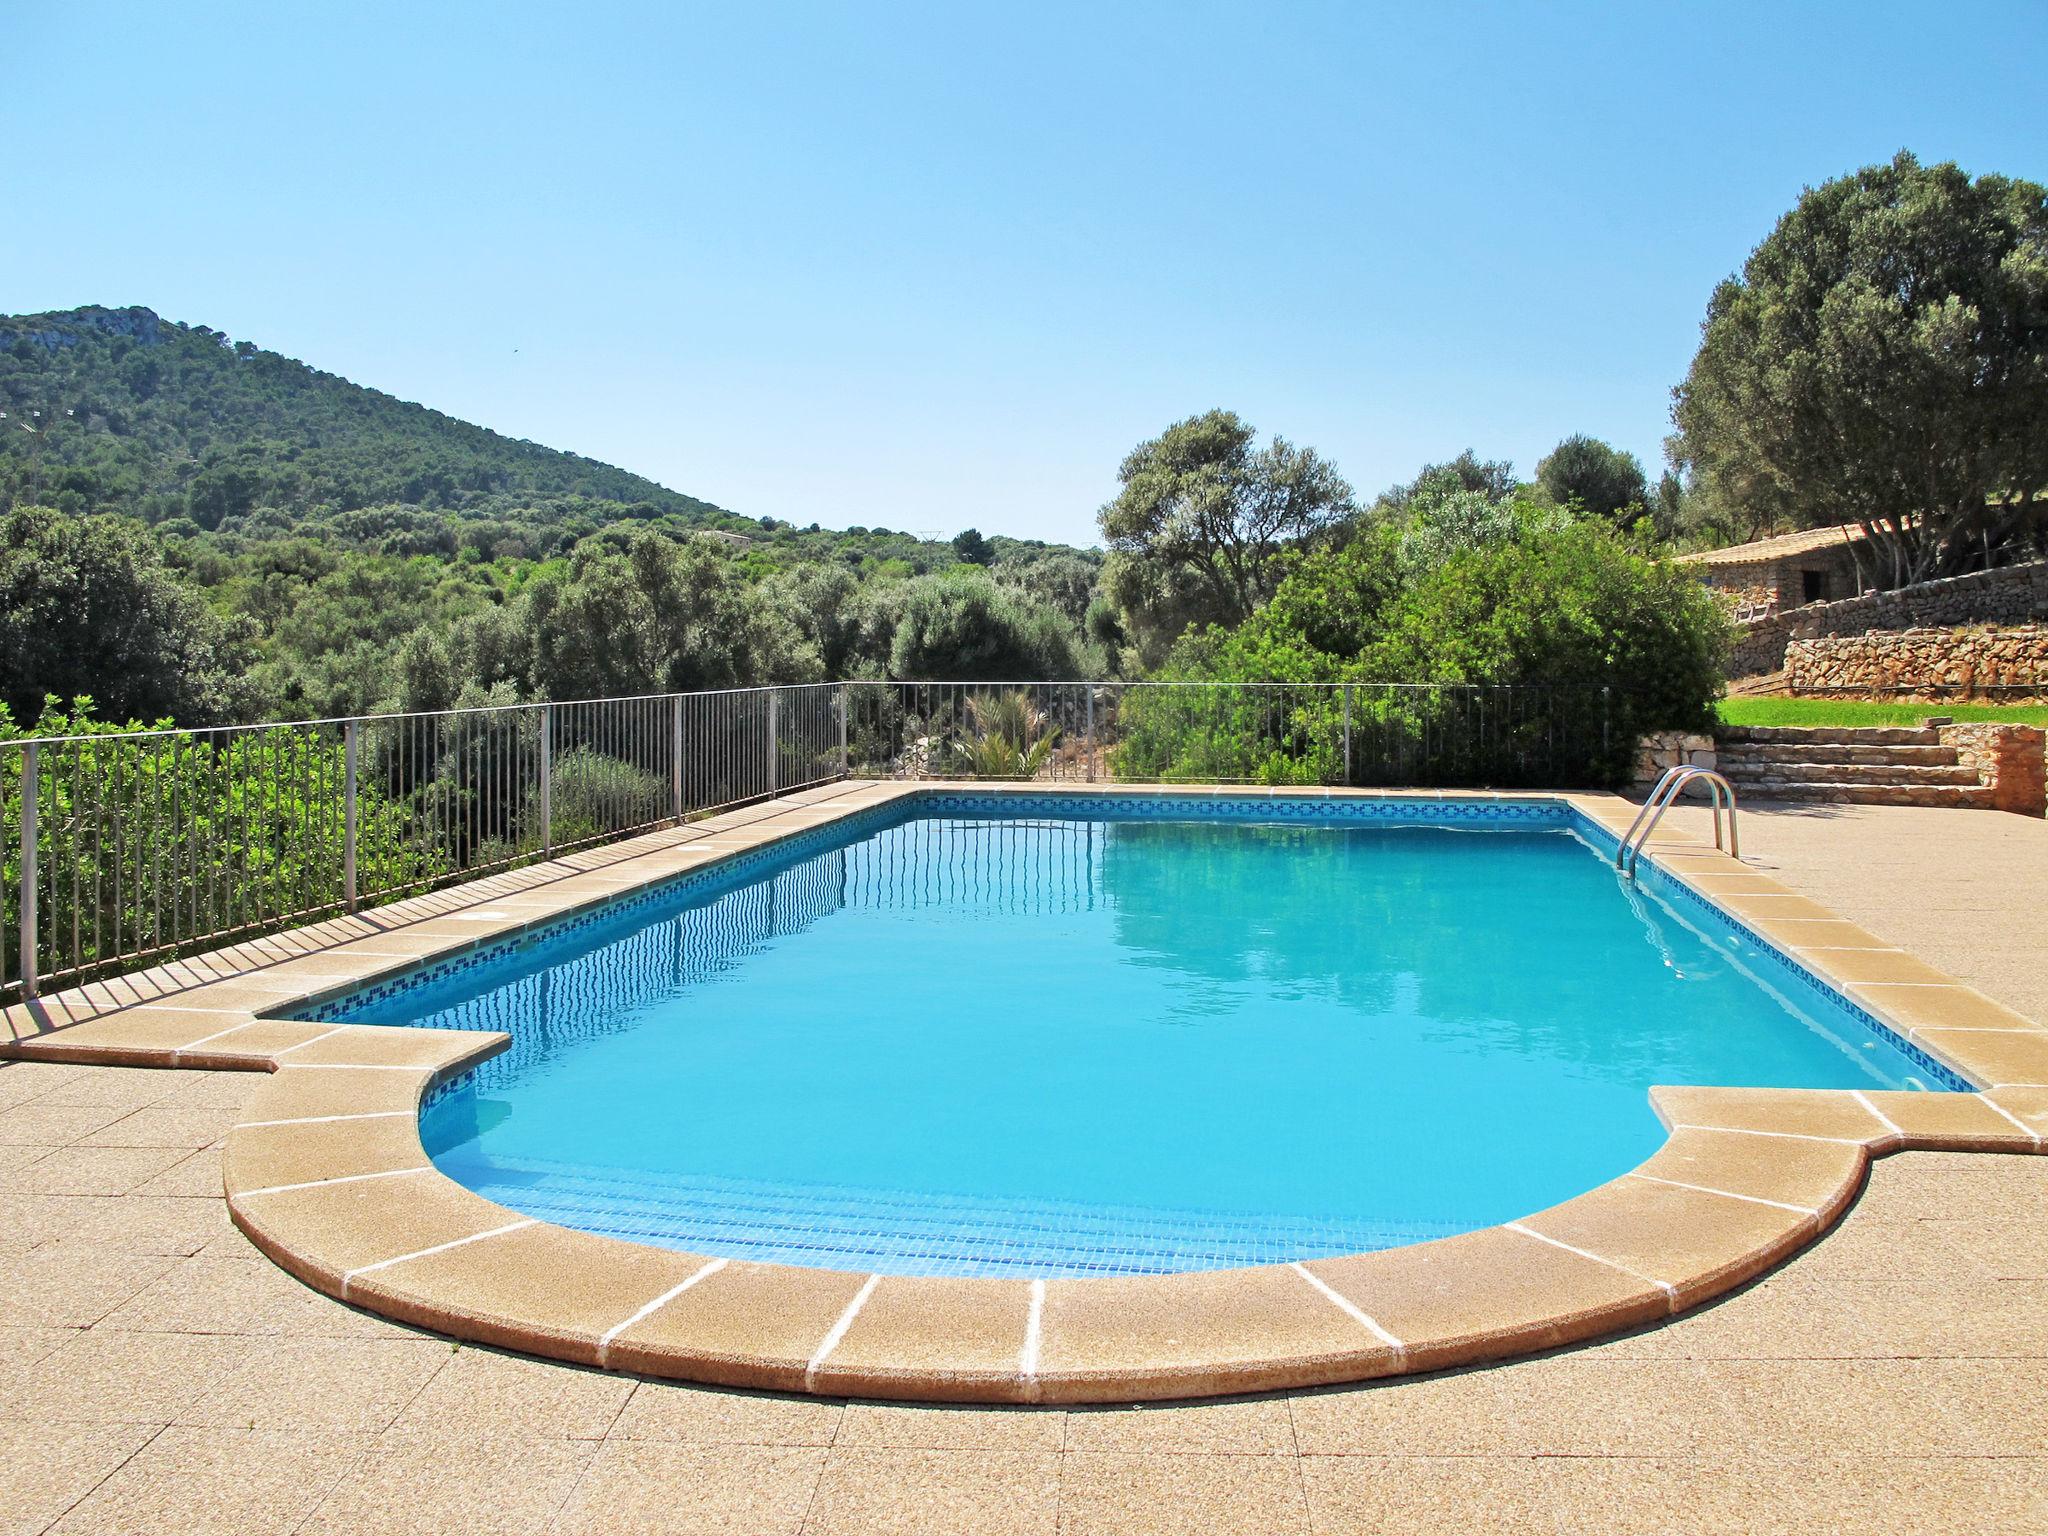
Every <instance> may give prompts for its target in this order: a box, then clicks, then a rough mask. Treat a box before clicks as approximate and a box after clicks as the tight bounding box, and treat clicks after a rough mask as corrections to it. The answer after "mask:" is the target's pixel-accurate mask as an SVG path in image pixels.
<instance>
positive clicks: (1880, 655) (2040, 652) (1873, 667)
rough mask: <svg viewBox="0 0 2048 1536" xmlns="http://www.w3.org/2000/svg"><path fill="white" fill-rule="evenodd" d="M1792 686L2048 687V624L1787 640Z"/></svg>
mask: <svg viewBox="0 0 2048 1536" xmlns="http://www.w3.org/2000/svg"><path fill="white" fill-rule="evenodd" d="M1785 691H1786V692H1787V693H1791V694H1802V693H1818V694H1845V693H1868V694H1873V695H1896V694H1913V693H1918V694H1930V695H1934V696H1937V697H1942V698H1965V699H1967V698H1971V697H1974V696H1976V695H1978V694H1996V695H1997V696H2000V697H2012V696H2014V694H2015V693H2016V692H2024V693H2048V628H2043V627H2042V626H2040V625H2038V624H2020V625H2015V626H2013V627H2011V628H2006V629H2001V628H1999V627H1998V626H1996V625H1988V626H1985V627H1983V628H1978V629H1900V630H1873V631H1871V632H1870V633H1868V634H1862V635H1827V636H1823V637H1821V638H1818V639H1813V640H1794V641H1792V642H1790V643H1789V644H1788V645H1787V646H1786V647H1785Z"/></svg>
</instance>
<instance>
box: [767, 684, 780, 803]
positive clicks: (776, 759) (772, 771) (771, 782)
mask: <svg viewBox="0 0 2048 1536" xmlns="http://www.w3.org/2000/svg"><path fill="white" fill-rule="evenodd" d="M781 735H782V690H781V689H780V688H771V689H769V690H768V793H769V794H771V795H773V794H777V793H779V792H780V791H781V789H782V743H781Z"/></svg>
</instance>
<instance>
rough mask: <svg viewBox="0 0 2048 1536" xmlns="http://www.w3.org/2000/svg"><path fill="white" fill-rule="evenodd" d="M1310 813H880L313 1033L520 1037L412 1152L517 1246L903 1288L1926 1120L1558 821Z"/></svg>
mask: <svg viewBox="0 0 2048 1536" xmlns="http://www.w3.org/2000/svg"><path fill="white" fill-rule="evenodd" d="M1321 804H1322V805H1323V806H1324V807H1326V808H1327V807H1328V806H1329V805H1330V804H1331V803H1330V802H1321ZM1340 804H1341V803H1340ZM1296 805H1297V806H1298V807H1300V809H1299V810H1292V809H1290V810H1288V811H1286V812H1284V813H1283V812H1279V811H1276V810H1275V808H1274V807H1273V805H1272V804H1271V803H1267V804H1264V805H1259V804H1256V803H1253V802H1244V803H1240V804H1239V806H1238V807H1237V808H1236V809H1235V810H1233V808H1232V807H1231V805H1230V804H1229V803H1228V802H1223V801H1216V800H1210V801H1205V802H1193V801H1185V802H1180V804H1179V806H1178V807H1177V808H1176V807H1172V806H1168V807H1161V806H1158V805H1156V804H1154V805H1152V806H1150V807H1149V808H1145V809H1139V808H1132V807H1129V805H1128V802H1126V803H1125V804H1123V805H1119V803H1118V802H1117V801H1115V800H1114V799H1113V798H1110V797H1097V798H1094V799H1091V800H1090V801H1088V802H1087V803H1086V805H1085V806H1083V807H1082V808H1081V812H1082V814H1079V815H1074V814H1069V815H1062V816H1055V815H1049V814H1046V813H1045V812H1046V810H1047V809H1055V810H1063V809H1067V807H1066V806H1065V805H1063V804H1056V803H1054V802H1050V801H1046V800H1039V801H1035V802H1034V801H1030V800H1022V801H998V800H996V799H994V798H993V797H990V796H986V795H984V796H975V797H967V798H965V799H962V800H959V801H957V802H955V803H954V804H953V805H952V806H951V807H950V808H949V806H948V803H947V802H944V801H933V802H928V803H927V804H926V806H925V807H924V808H923V809H922V811H921V813H917V814H913V810H915V809H916V808H915V807H913V808H912V809H905V808H901V807H898V808H895V809H893V810H890V811H885V812H882V813H879V814H875V815H870V816H869V817H868V818H867V820H866V821H865V823H864V824H862V825H857V826H855V827H853V828H852V829H850V830H840V831H836V832H835V831H832V830H829V829H828V830H826V831H822V832H817V833H812V834H808V835H807V838H806V839H805V842H804V845H803V846H802V847H801V848H800V849H799V850H798V851H797V852H796V853H785V854H782V855H780V856H776V855H773V854H769V855H754V856H750V858H749V860H747V861H746V863H745V866H744V867H742V868H740V869H738V870H734V871H727V872H724V873H722V874H718V875H714V876H711V877H706V876H703V875H700V876H697V877H694V878H692V879H691V880H690V881H688V882H685V883H684V884H682V885H679V886H676V887H674V888H672V889H667V890H658V891H655V892H652V893H643V894H641V895H640V896H638V897H637V898H636V899H634V900H633V901H631V902H627V903H621V904H616V905H615V906H614V907H612V908H610V909H607V910H606V911H604V912H602V913H601V914H600V915H598V916H597V917H596V918H595V919H588V918H587V919H584V920H582V921H580V922H579V923H576V924H574V925H569V926H565V927H562V928H560V929H558V930H554V931H544V932H543V934H542V935H540V936H539V937H537V938H535V939H532V940H528V941H526V942H524V943H521V944H519V945H516V946H503V947H501V948H500V949H498V950H496V951H492V952H489V953H486V954H484V955H482V956H481V957H479V958H475V959H472V960H470V961H468V962H466V963H462V964H458V965H454V966H446V965H444V966H442V967H439V968H432V969H429V970H427V971H424V972H422V973H420V974H419V975H417V976H414V977H410V978H403V979H401V981H400V982H399V983H398V984H395V985H385V986H382V987H378V988H374V989H371V990H369V991H367V992H364V993H359V994H357V995H356V996H354V997H353V998H350V999H343V1000H342V1001H341V1002H339V1003H336V1004H330V1005H328V1006H327V1007H325V1008H324V1009H322V1010H320V1012H321V1016H323V1017H328V1018H334V1019H346V1020H352V1021H357V1022H366V1023H384V1024H418V1025H430V1026H439V1027H454V1028H461V1029H498V1030H505V1031H508V1032H510V1033H511V1035H512V1036H513V1039H514V1045H513V1048H512V1049H511V1050H510V1051H509V1052H508V1053H506V1054H505V1055H504V1056H502V1057H499V1058H498V1059H496V1060H494V1061H492V1062H489V1063H487V1064H486V1065H484V1066H483V1067H482V1068H480V1069H479V1070H478V1071H477V1072H476V1073H474V1074H473V1075H472V1076H470V1077H469V1078H467V1079H465V1080H464V1081H463V1082H462V1083H460V1084H459V1085H457V1086H456V1087H455V1088H454V1089H452V1090H450V1091H446V1092H444V1093H443V1094H442V1095H441V1096H440V1097H439V1098H437V1099H436V1100H435V1101H434V1102H433V1103H432V1104H431V1105H430V1107H429V1108H428V1110H427V1111H426V1113H425V1115H424V1119H423V1126H422V1129H423V1133H424V1136H425V1140H426V1143H427V1148H428V1151H429V1152H430V1154H431V1155H432V1156H433V1158H434V1160H435V1162H436V1163H437V1164H438V1165H439V1166H440V1167H441V1168H442V1169H443V1170H444V1171H445V1172H447V1173H448V1174H449V1175H450V1176H451V1177H453V1178H455V1179H457V1180H459V1181H460V1182H462V1183H464V1184H466V1185H469V1186H470V1187H472V1188H474V1189H476V1190H478V1191H480V1192H481V1193H483V1194H485V1195H487V1196H489V1197H490V1198H492V1199H494V1200H497V1201H499V1202H501V1203H503V1204H505V1205H508V1206H511V1207H513V1208H515V1209H518V1210H521V1211H525V1212H528V1213H530V1214H533V1215H536V1216H540V1217H544V1218H546V1219H549V1220H552V1221H557V1222H561V1223H563V1224H565V1225H569V1226H575V1227H582V1228H586V1229H588V1230H592V1231H598V1232H607V1233H612V1234H615V1235H618V1236H623V1237H629V1238H634V1239H638V1240H641V1241H646V1242H653V1243H662V1244H668V1245H672V1246H675V1247H680V1248H686V1249H690V1250H692V1251H696V1252H703V1253H710V1254H726V1255H733V1256H739V1257H747V1258H757V1259H769V1260H776V1261H781V1262H786V1263H796V1264H813V1265H821V1266H827V1267H832V1268H849V1269H863V1270H881V1271H887V1272H893V1273H910V1274H937V1273H948V1274H1012V1275H1034V1276H1051V1275H1069V1274H1099V1273H1133V1272H1148V1271H1166V1270H1183V1269H1201V1268H1215V1267H1221V1266H1226V1265H1233V1264H1246V1263H1261V1262H1270V1261H1275V1260H1289V1259H1302V1258H1308V1257H1313V1256H1317V1255H1323V1254H1331V1253H1343V1252H1353V1251H1357V1250H1359V1249H1363V1248H1373V1247H1386V1246H1390V1245H1394V1244H1399V1243H1405V1242H1413V1241H1418V1240H1421V1239H1424V1238H1428V1237H1435V1236H1441V1235H1444V1234H1447V1233H1451V1232H1458V1231H1465V1230H1469V1229H1471V1228H1474V1227H1480V1226H1486V1225H1490V1224H1493V1223H1496V1222H1501V1221H1507V1220H1512V1219H1514V1218H1515V1217H1518V1216H1522V1215H1526V1214H1528V1213H1529V1212H1532V1211H1535V1210H1538V1209H1540V1208H1542V1207H1544V1206H1547V1205H1550V1204H1554V1203H1555V1202H1557V1201H1559V1200H1563V1199H1567V1198H1569V1197H1570V1196H1572V1195H1575V1194H1578V1193H1580V1192H1582V1191H1584V1190H1586V1189H1589V1188H1591V1187H1592V1186H1594V1185H1596V1184H1599V1183H1602V1182H1604V1181H1606V1180H1608V1179H1610V1178H1613V1177H1614V1176H1616V1175H1617V1174H1620V1173H1622V1172H1624V1171H1626V1170H1627V1169H1629V1168H1631V1167H1633V1166H1634V1165H1635V1164H1637V1163H1638V1162H1640V1161H1641V1160H1642V1159H1643V1158H1645V1157H1647V1156H1648V1155H1649V1154H1650V1153H1652V1152H1653V1151H1654V1150H1655V1149H1656V1148H1657V1146H1658V1144H1659V1143H1660V1142H1661V1140H1662V1139H1663V1134H1664V1133H1663V1130H1662V1128H1661V1127H1660V1126H1659V1124H1658V1122H1657V1120H1656V1117H1655V1115H1654V1114H1653V1112H1652V1111H1651V1109H1650V1105H1649V1102H1648V1099H1647V1095H1646V1090H1647V1089H1648V1088H1649V1087H1650V1085H1651V1084H1653V1083H1699V1084H1728V1085H1755V1086H1804V1087H1838V1088H1849V1087H1864V1088H1879V1087H1883V1088H1895V1087H1901V1086H1922V1087H1930V1088H1939V1087H1948V1086H1956V1084H1955V1082H1954V1080H1953V1079H1951V1080H1949V1081H1947V1082H1944V1081H1940V1080H1938V1078H1937V1072H1936V1069H1934V1068H1932V1067H1931V1065H1930V1064H1928V1063H1926V1062H1925V1061H1924V1060H1915V1059H1912V1058H1911V1057H1910V1056H1909V1055H1908V1054H1907V1048H1905V1047H1903V1046H1902V1045H1900V1043H1899V1042H1897V1041H1896V1040H1895V1039H1893V1038H1892V1037H1890V1036H1888V1035H1886V1034H1884V1033H1882V1032H1881V1031H1880V1030H1879V1029H1877V1028H1875V1027H1873V1026H1872V1024H1871V1023H1870V1022H1869V1021H1868V1020H1867V1018H1866V1017H1865V1016H1861V1015H1857V1014H1854V1013H1852V1011H1851V1010H1850V1009H1848V1008H1847V1007H1846V1006H1844V1005H1843V1004H1842V1003H1841V1001H1840V1000H1839V999H1838V998H1836V997H1835V995H1834V994H1832V993H1829V992H1826V991H1825V990H1824V989H1820V988H1818V987H1817V986H1815V985H1814V984H1813V983H1812V982H1811V981H1810V979H1807V978H1805V977H1804V976H1803V973H1800V972H1798V971H1796V970H1794V969H1793V968H1792V967H1791V966H1790V965H1789V964H1788V963H1787V962H1785V961H1784V960H1783V959H1782V958H1780V957H1779V956H1778V955H1777V954H1776V953H1775V952H1774V951H1770V950H1767V949H1765V948H1763V947H1761V946H1760V945H1759V944H1758V943H1757V942H1756V941H1755V940H1753V939H1752V938H1750V937H1748V936H1746V935H1745V934H1744V933H1742V932H1740V931H1739V930H1737V929H1736V928H1734V927H1733V926H1731V925H1730V924H1729V923H1727V922H1726V921H1725V920H1722V919H1720V918H1719V917H1718V916H1717V915H1715V914H1713V913H1711V912H1710V911H1709V910H1708V909H1707V908H1705V907H1704V906H1702V905H1701V904H1700V903H1698V902H1697V901H1696V900H1693V899H1690V898H1686V897H1682V896H1680V895H1679V894H1678V893H1677V892H1676V890H1675V888H1674V887H1673V886H1671V885H1670V883H1669V882H1666V881H1664V880H1663V879H1662V877H1661V876H1654V875H1653V874H1652V872H1650V871H1649V870H1648V868H1647V866H1646V870H1645V874H1646V878H1645V880H1644V882H1643V883H1642V884H1641V885H1631V884H1629V883H1627V882H1623V881H1621V880H1619V879H1617V877H1616V875H1615V873H1614V871H1613V869H1612V868H1611V867H1610V861H1609V859H1608V858H1607V857H1604V856H1603V854H1602V852H1601V851H1600V850H1599V849H1597V848H1596V847H1595V846H1593V844H1592V842H1591V841H1589V839H1590V838H1591V837H1593V836H1594V835H1595V834H1593V833H1592V831H1591V829H1590V828H1589V827H1588V826H1587V825H1586V824H1584V823H1582V822H1579V821H1577V820H1576V819H1575V818H1574V817H1573V816H1572V813H1570V812H1569V811H1568V810H1566V809H1565V808H1564V807H1562V806H1556V807H1545V808H1542V809H1541V810H1534V809H1529V808H1526V807H1524V808H1517V809H1516V810H1515V811H1514V812H1513V813H1512V818H1513V819H1498V820H1496V819H1473V816H1474V813H1473V812H1472V811H1471V810H1470V808H1469V807H1468V808H1466V809H1465V810H1462V811H1459V810H1456V809H1455V808H1446V809H1444V810H1443V811H1441V812H1440V813H1433V812H1430V811H1429V810H1428V809H1427V808H1426V807H1425V808H1420V809H1417V810H1415V811H1413V812H1411V813H1410V814H1414V815H1419V816H1421V817H1423V818H1424V819H1429V818H1430V817H1432V816H1435V817H1436V818H1437V819H1439V820H1443V819H1447V818H1457V819H1453V820H1451V821H1450V824H1445V825H1403V824H1400V823H1399V822H1393V821H1388V820H1385V819H1376V820H1326V819H1317V818H1319V817H1329V816H1333V815H1337V814H1341V813H1340V812H1332V811H1330V810H1328V809H1323V810H1317V809H1316V808H1315V806H1316V803H1315V802H1305V801H1304V802H1296ZM1375 814H1377V815H1379V816H1381V817H1384V815H1385V814H1386V812H1385V811H1384V809H1383V810H1382V811H1380V812H1378V813H1375ZM1500 815H1501V817H1502V818H1506V817H1508V816H1509V815H1510V812H1508V811H1506V810H1503V811H1502V812H1501V813H1500ZM1283 816H1284V817H1286V818H1290V819H1282V817H1283ZM1297 816H1299V817H1301V818H1305V819H1302V820H1296V819H1291V818H1294V817H1297Z"/></svg>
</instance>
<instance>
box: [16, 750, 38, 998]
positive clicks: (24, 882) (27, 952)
mask: <svg viewBox="0 0 2048 1536" xmlns="http://www.w3.org/2000/svg"><path fill="white" fill-rule="evenodd" d="M39 761H40V752H39V750H38V748H37V746H36V744H35V743H34V742H30V743H29V744H28V745H27V746H25V747H23V748H22V749H21V899H20V902H19V904H18V911H19V914H20V917H21V995H22V996H23V997H34V996H35V995H36V895H37V891H36V779H37V772H38V767H39Z"/></svg>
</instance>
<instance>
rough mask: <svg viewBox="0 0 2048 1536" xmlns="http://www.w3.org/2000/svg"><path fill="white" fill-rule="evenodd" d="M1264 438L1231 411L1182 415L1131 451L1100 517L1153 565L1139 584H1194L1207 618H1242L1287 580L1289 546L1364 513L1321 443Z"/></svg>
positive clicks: (1133, 555)
mask: <svg viewBox="0 0 2048 1536" xmlns="http://www.w3.org/2000/svg"><path fill="white" fill-rule="evenodd" d="M1256 435H1257V434H1256V433H1255V432H1254V431H1253V430H1252V428H1251V427H1249V426H1247V425H1246V424H1245V423H1244V422H1242V421H1240V420H1239V419H1238V418H1237V416H1236V415H1235V414H1233V413H1232V412H1230V411H1210V412H1208V413H1207V414H1206V415H1202V416H1191V417H1189V418H1188V419H1187V420H1186V421H1179V422H1175V423H1174V424H1173V425H1172V426H1170V427H1168V428H1167V429H1166V430H1165V431H1164V432H1162V433H1161V434H1160V435H1159V436H1158V437H1156V438H1153V439H1152V440H1151V441H1149V442H1144V443H1140V444H1139V445H1138V446H1137V447H1136V448H1134V449H1132V450H1131V453H1130V455H1129V457H1127V458H1126V459H1125V460H1124V462H1123V466H1122V468H1121V469H1119V470H1118V472H1117V476H1118V479H1119V480H1121V481H1122V484H1123V489H1122V490H1121V491H1119V492H1118V493H1117V497H1116V499H1115V500H1114V501H1112V502H1110V503H1109V504H1108V505H1107V506H1105V507H1104V508H1103V509H1102V511H1101V513H1100V514H1099V521H1100V524H1101V527H1102V532H1103V536H1104V537H1105V538H1106V539H1107V540H1108V541H1109V547H1110V549H1111V550H1112V552H1114V553H1115V554H1118V555H1121V556H1123V557H1125V559H1126V560H1127V561H1129V562H1131V563H1134V564H1137V565H1141V566H1146V567H1152V568H1154V574H1153V575H1151V576H1149V577H1144V578H1142V580H1141V583H1140V584H1142V581H1150V582H1151V584H1152V585H1154V586H1158V587H1165V588H1179V589H1181V590H1182V592H1185V591H1186V590H1187V589H1189V588H1191V589H1192V592H1193V594H1195V595H1198V597H1199V599H1200V603H1201V609H1200V612H1199V614H1198V619H1200V620H1206V621H1208V622H1212V623H1219V624H1241V623H1243V622H1244V621H1245V620H1246V619H1247V618H1249V617H1250V616H1251V614H1252V612H1253V610H1255V609H1256V608H1257V607H1258V606H1259V604H1260V603H1262V602H1264V601H1265V600H1266V599H1267V598H1268V597H1270V596H1271V595H1272V593H1273V588H1274V587H1275V586H1276V585H1277V584H1278V582H1279V570H1278V564H1277V559H1278V556H1279V554H1280V551H1281V549H1282V548H1283V547H1284V546H1285V545H1287V544H1288V543H1290V542H1298V541H1300V540H1304V539H1308V538H1310V537H1312V536H1313V535H1315V534H1317V533H1319V532H1321V531H1322V530H1324V529H1326V528H1329V527H1330V526H1332V525H1333V524H1335V523H1337V522H1339V521H1340V520H1342V519H1343V518H1346V517H1348V516H1350V515H1351V514H1352V513H1353V511H1354V510H1355V508H1354V506H1353V503H1352V499H1351V487H1350V486H1349V485H1348V484H1346V483H1345V481H1344V479H1343V477H1342V476H1340V475H1339V474H1338V473H1337V471H1336V468H1335V466H1333V465H1331V464H1330V463H1328V462H1327V461H1326V460H1324V459H1323V458H1321V457H1320V456H1319V455H1318V454H1317V453H1316V452H1315V450H1314V449H1312V448H1296V447H1295V446H1294V445H1293V444H1291V443H1289V442H1288V441H1286V439H1284V438H1280V437H1275V438H1274V439H1273V440H1272V442H1271V443H1269V444H1268V445H1267V446H1266V447H1265V448H1262V449H1261V448H1255V447H1254V440H1255V438H1256ZM1176 576H1182V577H1185V578H1186V582H1185V584H1184V585H1183V584H1182V583H1179V582H1175V581H1174V580H1173V578H1174V577H1176Z"/></svg>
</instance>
